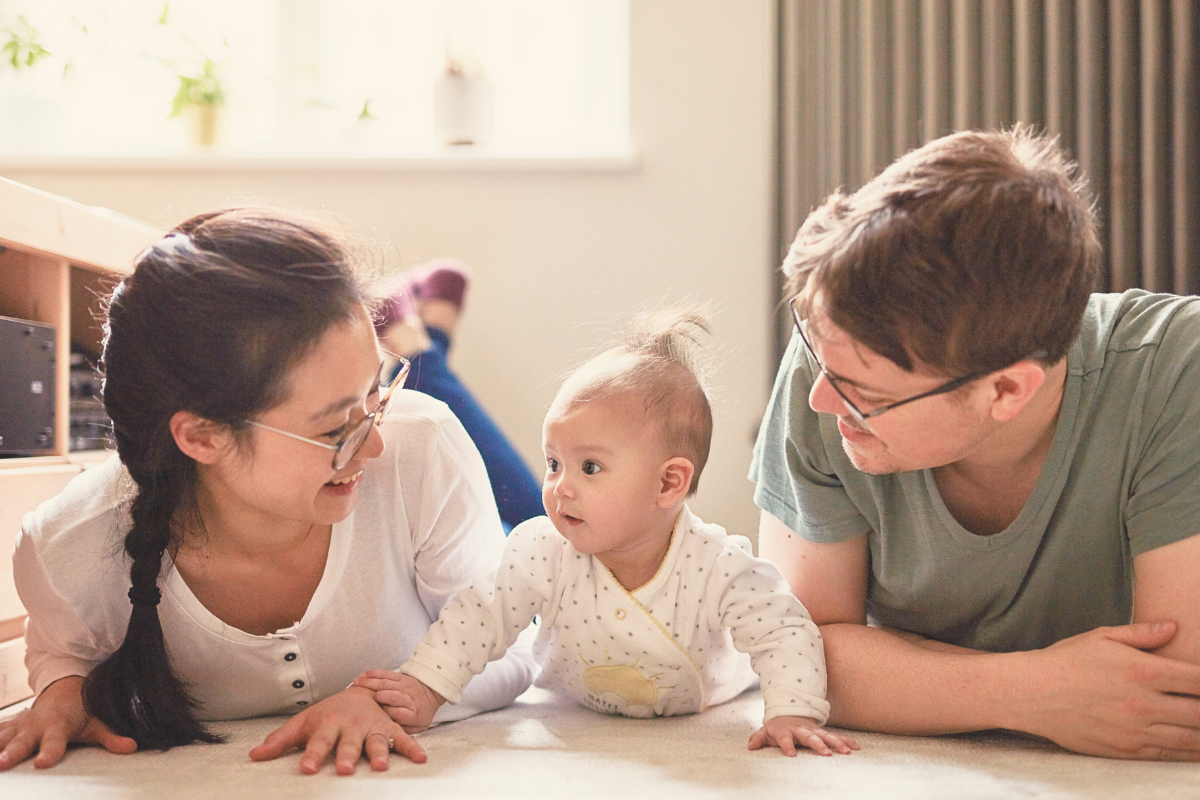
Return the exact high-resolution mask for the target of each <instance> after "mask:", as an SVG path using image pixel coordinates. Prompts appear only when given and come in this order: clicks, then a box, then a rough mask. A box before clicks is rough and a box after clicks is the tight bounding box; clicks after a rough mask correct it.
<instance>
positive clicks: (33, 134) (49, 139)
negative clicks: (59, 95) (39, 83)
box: [0, 96, 62, 153]
mask: <svg viewBox="0 0 1200 800" xmlns="http://www.w3.org/2000/svg"><path fill="white" fill-rule="evenodd" d="M61 117H62V102H61V101H59V100H51V99H49V98H45V97H32V96H17V97H0V150H3V151H4V152H6V153H31V152H32V153H37V152H45V151H47V150H52V149H54V146H55V145H56V144H57V143H58V137H59V132H60V127H59V126H60V121H61Z"/></svg>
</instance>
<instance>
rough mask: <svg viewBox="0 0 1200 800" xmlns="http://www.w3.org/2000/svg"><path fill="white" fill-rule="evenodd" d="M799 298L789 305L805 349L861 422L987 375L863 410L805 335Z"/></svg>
mask: <svg viewBox="0 0 1200 800" xmlns="http://www.w3.org/2000/svg"><path fill="white" fill-rule="evenodd" d="M799 299H800V296H799V295H797V296H796V297H793V298H792V301H791V302H790V303H789V304H788V306H789V307H790V308H791V310H792V321H793V322H795V323H796V332H797V333H799V334H800V341H802V342H804V347H805V349H807V350H808V354H809V355H810V356H812V360H813V361H814V362H816V364H817V368H818V369H820V370H821V374H822V375H824V376H825V380H827V381H829V385H830V386H832V387H833V390H834V391H835V392H837V393H838V397H840V398H842V403H844V404H845V406H846V410H847V411H849V412H850V416H852V417H854V419H855V420H856V421H857V422H859V423H862V424H866V421H867V420H869V419H873V418H874V417H878V416H879V415H880V414H883V413H884V412H886V411H891V410H892V409H893V408H899V407H900V406H905V405H908V404H909V403H912V402H915V401H917V400H924V399H925V398H926V397H936V396H937V395H939V394H948V393H950V392H953V391H954V390H955V389H957V388H959V387H961V386H966V385H967V384H968V383H970V382H971V381H976V380H979V379H980V378H982V377H983V376H984V375H987V373H986V372H972V373H971V374H970V375H964V376H962V377H961V378H955V379H954V380H952V381H947V382H946V383H943V384H942V385H941V386H938V387H936V388H934V389H930V390H929V391H928V392H922V393H921V394H918V395H914V396H913V397H906V398H905V399H903V400H897V401H896V402H895V403H888V404H887V405H883V406H880V407H879V408H874V409H871V410H870V411H863V410H862V409H860V408H859V407H858V406H857V405H855V404H854V401H853V400H851V399H850V398H849V397H847V396H846V393H845V392H843V391H842V388H841V387H840V386H838V385H837V379H836V378H834V377H833V375H831V374H830V373H829V370H827V369H825V365H824V364H823V363H821V359H820V358H818V357H817V351H816V350H814V349H813V346H812V343H811V342H809V341H808V337H807V336H805V335H804V326H802V325H801V324H800V312H798V311H797V310H796V301H797V300H799Z"/></svg>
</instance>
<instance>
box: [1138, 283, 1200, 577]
mask: <svg viewBox="0 0 1200 800" xmlns="http://www.w3.org/2000/svg"><path fill="white" fill-rule="evenodd" d="M1142 431H1143V435H1142V437H1141V441H1142V442H1143V446H1142V451H1141V456H1140V458H1139V460H1138V464H1137V467H1136V469H1135V472H1134V478H1133V481H1132V484H1131V487H1130V497H1129V502H1128V504H1127V505H1126V515H1125V524H1126V530H1127V531H1128V536H1129V544H1130V551H1131V553H1132V554H1133V555H1135V556H1137V555H1140V554H1141V553H1145V552H1147V551H1149V550H1153V549H1155V548H1158V547H1162V546H1164V545H1167V544H1172V543H1173V542H1176V541H1179V540H1181V539H1186V538H1188V537H1190V536H1194V535H1196V534H1197V533H1200V302H1190V303H1187V304H1185V305H1183V306H1182V307H1181V308H1180V309H1179V311H1177V312H1176V313H1175V314H1174V315H1173V317H1172V318H1171V321H1170V323H1169V324H1168V326H1167V329H1166V331H1165V332H1164V333H1163V337H1162V340H1161V342H1160V344H1159V346H1158V351H1157V353H1156V354H1155V357H1154V362H1153V367H1152V369H1151V372H1150V375H1149V379H1148V380H1147V382H1146V395H1145V406H1144V412H1143V414H1142Z"/></svg>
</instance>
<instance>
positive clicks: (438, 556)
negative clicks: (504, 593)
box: [413, 416, 536, 722]
mask: <svg viewBox="0 0 1200 800" xmlns="http://www.w3.org/2000/svg"><path fill="white" fill-rule="evenodd" d="M418 498H419V499H418V510H417V514H416V524H415V525H414V526H413V535H414V542H413V545H414V553H415V555H414V572H415V580H416V586H417V593H418V595H419V596H420V598H421V602H422V604H423V605H424V606H425V609H426V610H427V611H428V613H429V616H430V617H431V618H434V619H436V618H437V617H438V616H439V614H441V613H442V612H443V610H444V609H446V607H447V604H448V603H450V602H451V598H452V597H454V596H455V594H456V593H465V590H466V588H467V587H468V586H469V585H471V584H473V583H474V584H475V585H477V586H481V587H489V590H490V586H491V584H492V582H493V581H494V580H495V575H496V569H497V566H498V564H499V562H500V558H501V555H502V553H503V551H504V547H505V538H504V533H503V529H502V528H501V526H500V517H499V515H498V513H497V511H496V503H495V500H494V499H493V497H492V490H491V484H490V483H489V482H488V477H487V470H486V468H485V467H484V464H483V459H482V458H481V457H480V455H479V451H478V450H477V449H476V448H475V445H474V444H473V443H472V442H471V439H470V437H468V436H467V433H466V431H465V430H464V429H463V427H462V425H461V424H460V423H459V422H458V420H457V419H456V418H454V417H453V416H448V417H447V418H446V419H444V420H443V421H442V422H441V423H440V425H439V432H438V435H437V436H436V437H434V439H433V441H432V442H431V444H430V449H429V451H428V453H427V460H426V468H425V471H424V474H423V479H422V481H421V490H420V493H419V495H418ZM526 623H528V619H526ZM435 627H436V624H435ZM523 627H524V626H522V628H523ZM516 633H520V631H519V630H518V631H517V632H516ZM426 638H428V637H426ZM513 638H515V634H514V636H513ZM509 643H511V639H510V640H509V641H508V642H501V643H500V647H499V650H498V652H497V653H496V654H495V655H494V656H491V654H490V652H489V658H487V659H483V660H482V661H481V662H479V663H478V664H477V665H476V666H478V669H475V670H473V672H474V673H478V672H479V671H480V670H482V672H483V674H482V675H480V676H479V677H478V678H477V679H476V680H475V681H474V682H473V684H472V687H471V691H470V692H468V693H467V694H466V696H464V695H463V693H462V692H461V690H460V689H456V690H453V691H451V690H450V684H448V683H443V684H441V686H440V688H439V686H433V685H432V684H429V685H431V686H432V688H433V689H434V690H435V691H438V692H439V693H440V694H442V695H443V696H444V697H447V698H448V699H450V698H452V701H453V702H458V701H459V700H460V699H461V700H462V701H463V702H462V706H461V707H460V708H459V709H458V711H457V712H446V713H439V714H438V716H437V717H435V720H436V721H439V722H443V721H449V720H450V719H458V718H461V717H464V716H469V715H470V714H472V713H478V712H480V711H490V710H492V709H495V708H502V707H503V706H506V705H508V704H509V703H511V702H512V701H513V700H514V699H516V697H517V695H519V694H521V692H523V691H525V689H527V688H529V684H530V683H532V682H533V678H534V675H535V672H536V669H535V664H534V662H533V660H532V658H531V656H530V655H529V653H528V652H527V649H517V650H514V651H511V652H509V653H507V654H505V649H506V646H507V645H508V644H509ZM417 649H418V651H420V649H421V645H418V648H417ZM491 658H495V659H499V660H496V661H491V663H488V661H489V660H491ZM485 667H486V668H485ZM470 674H471V673H469V672H468V673H466V680H461V681H460V687H461V686H465V685H466V683H467V680H469V679H470V678H469V675H470ZM416 677H418V679H419V680H420V679H421V677H420V676H416ZM426 683H427V684H428V683H429V682H428V681H426ZM443 690H445V691H443ZM447 692H450V693H449V694H447Z"/></svg>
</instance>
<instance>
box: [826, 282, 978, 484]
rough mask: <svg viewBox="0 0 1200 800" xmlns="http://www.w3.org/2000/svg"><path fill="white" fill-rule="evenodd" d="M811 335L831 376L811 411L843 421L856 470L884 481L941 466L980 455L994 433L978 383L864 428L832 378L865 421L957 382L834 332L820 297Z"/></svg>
mask: <svg viewBox="0 0 1200 800" xmlns="http://www.w3.org/2000/svg"><path fill="white" fill-rule="evenodd" d="M807 334H808V339H809V342H810V343H811V344H812V347H813V350H814V351H815V352H816V354H817V357H818V358H819V359H820V361H821V363H822V364H823V365H824V367H825V370H826V371H827V372H828V375H826V374H824V373H820V372H818V373H817V379H816V381H815V382H814V383H813V387H812V390H811V391H810V392H809V395H808V404H809V406H811V407H812V409H813V411H816V412H817V413H821V414H833V415H834V416H836V417H837V418H838V432H839V433H841V435H842V447H843V448H844V449H845V451H846V455H847V457H849V459H850V461H851V463H852V464H854V466H855V467H856V468H858V469H859V470H862V471H863V472H866V473H869V474H872V475H882V474H887V473H892V472H905V471H909V470H917V469H931V468H934V467H940V466H944V465H946V464H950V463H953V462H955V461H959V460H961V459H963V458H966V457H968V456H970V455H972V454H973V453H975V452H977V451H978V450H979V448H980V447H982V446H984V445H985V440H986V439H987V437H988V436H989V434H991V433H992V432H993V429H994V425H993V424H992V421H991V418H990V416H989V415H988V410H987V405H986V397H985V395H986V389H985V387H983V386H980V385H979V384H977V383H972V384H968V385H967V386H966V387H964V388H963V389H961V390H959V391H956V392H953V393H950V394H942V395H935V396H933V397H926V398H922V399H920V400H916V401H914V402H912V403H908V404H906V405H902V406H900V407H898V408H895V409H892V410H889V411H887V412H886V413H883V414H880V415H879V416H877V417H872V418H870V419H868V420H866V421H865V422H859V421H858V420H857V419H856V418H855V416H854V415H853V414H852V413H851V412H850V410H849V408H848V407H847V406H846V403H845V401H844V400H843V399H842V397H841V396H840V395H839V394H838V392H837V390H835V389H834V387H833V385H832V384H831V383H830V376H832V378H833V379H834V380H835V381H837V385H838V388H839V389H841V390H842V392H843V393H844V394H845V395H846V396H847V397H849V398H850V400H852V401H853V402H854V404H855V405H856V406H858V408H859V410H861V411H863V412H866V413H869V412H870V411H872V410H873V409H876V408H880V407H881V406H886V405H889V404H891V403H896V402H899V401H901V400H905V399H907V398H910V397H914V396H916V395H919V394H923V393H925V392H928V391H931V390H933V389H935V388H937V387H938V386H939V385H941V384H944V383H945V382H946V381H947V380H948V379H951V378H955V377H957V376H954V375H942V374H940V373H938V372H935V371H934V370H933V369H931V368H929V367H927V366H925V365H923V364H917V366H916V369H915V370H914V371H913V372H907V371H905V370H903V369H901V368H900V367H899V366H897V365H896V364H895V363H894V362H893V361H890V360H889V359H887V358H884V357H883V356H881V355H879V354H878V353H876V352H874V351H872V350H870V349H869V348H867V347H866V346H864V345H862V344H859V343H858V342H856V341H854V340H853V339H852V338H850V335H849V334H847V333H846V332H845V331H843V330H842V329H841V328H839V327H837V326H836V325H834V324H833V322H831V321H830V320H829V318H828V317H827V316H826V315H825V314H824V312H823V309H822V306H821V304H820V301H819V297H818V299H817V301H816V302H814V303H813V307H812V310H811V313H810V314H809V320H808V323H807ZM980 383H982V384H986V381H981V382H980Z"/></svg>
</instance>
